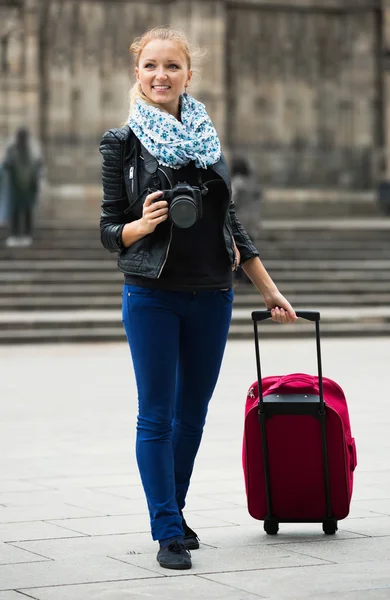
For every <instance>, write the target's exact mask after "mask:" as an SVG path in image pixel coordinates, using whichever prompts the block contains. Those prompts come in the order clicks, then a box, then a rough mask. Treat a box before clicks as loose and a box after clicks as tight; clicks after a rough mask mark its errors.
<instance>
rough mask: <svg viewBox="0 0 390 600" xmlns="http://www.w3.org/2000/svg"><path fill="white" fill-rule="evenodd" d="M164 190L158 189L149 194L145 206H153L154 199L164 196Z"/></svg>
mask: <svg viewBox="0 0 390 600" xmlns="http://www.w3.org/2000/svg"><path fill="white" fill-rule="evenodd" d="M162 194H163V193H162V191H161V190H160V191H158V192H152V193H151V194H148V195H147V196H146V198H145V202H144V207H145V208H146V207H148V206H151V205H152V204H153V201H154V200H157V198H160V197H161V196H162Z"/></svg>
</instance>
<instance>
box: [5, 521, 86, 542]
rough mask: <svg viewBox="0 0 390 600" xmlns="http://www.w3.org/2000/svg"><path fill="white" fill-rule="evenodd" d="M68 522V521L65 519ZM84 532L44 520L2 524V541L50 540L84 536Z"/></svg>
mask: <svg viewBox="0 0 390 600" xmlns="http://www.w3.org/2000/svg"><path fill="white" fill-rule="evenodd" d="M64 522H65V523H67V521H64ZM83 535H84V534H82V533H78V532H75V531H71V530H69V529H65V528H64V527H61V526H58V525H52V524H51V523H45V522H44V521H30V522H28V523H5V524H0V541H2V542H20V541H25V540H49V539H58V538H70V537H82V536H83Z"/></svg>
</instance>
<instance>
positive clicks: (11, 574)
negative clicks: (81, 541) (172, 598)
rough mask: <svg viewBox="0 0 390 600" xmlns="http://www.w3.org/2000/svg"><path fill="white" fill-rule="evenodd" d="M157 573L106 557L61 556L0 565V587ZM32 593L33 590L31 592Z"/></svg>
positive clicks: (35, 585)
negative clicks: (58, 558) (42, 560)
mask: <svg viewBox="0 0 390 600" xmlns="http://www.w3.org/2000/svg"><path fill="white" fill-rule="evenodd" d="M159 576H160V575H159V574H158V573H155V572H153V571H150V570H147V569H143V568H140V567H137V566H134V565H130V564H128V563H125V562H124V561H121V560H115V559H113V558H109V557H101V556H94V557H93V558H87V557H85V558H84V559H83V560H82V561H81V560H80V559H79V558H78V557H72V558H64V559H62V560H56V561H45V562H40V563H28V564H24V565H23V568H21V567H20V565H1V566H0V590H16V589H18V590H19V589H24V590H25V591H26V589H27V588H32V587H43V586H46V585H47V586H50V585H51V586H53V585H56V586H60V585H69V584H74V583H92V582H95V583H97V582H103V581H119V580H127V579H142V578H150V577H159ZM33 595H34V594H33Z"/></svg>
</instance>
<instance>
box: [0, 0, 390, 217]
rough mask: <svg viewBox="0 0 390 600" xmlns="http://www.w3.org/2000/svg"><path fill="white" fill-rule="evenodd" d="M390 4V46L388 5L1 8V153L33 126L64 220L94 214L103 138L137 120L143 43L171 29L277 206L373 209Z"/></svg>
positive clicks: (20, 4) (229, 150)
mask: <svg viewBox="0 0 390 600" xmlns="http://www.w3.org/2000/svg"><path fill="white" fill-rule="evenodd" d="M388 4H389V3H388V2H387V1H386V2H385V3H384V7H383V11H384V13H383V14H384V23H385V27H384V28H383V31H384V35H383V38H382V27H381V22H382V12H381V10H382V9H381V3H380V2H375V1H374V0H372V1H369V0H283V1H278V0H274V1H272V2H270V1H269V0H268V1H266V0H233V1H232V0H231V1H229V2H227V1H226V0H213V1H212V0H207V1H206V0H170V1H169V0H105V1H103V0H77V1H76V0H0V42H1V46H0V47H1V49H2V50H1V51H0V144H1V142H3V143H4V142H5V140H6V139H7V137H8V136H9V134H10V133H12V131H14V129H15V127H17V126H18V125H19V124H20V123H22V122H27V123H28V124H29V125H30V127H31V129H32V131H33V133H34V134H35V135H37V136H39V137H40V139H41V140H42V142H43V148H44V151H45V156H46V163H47V180H48V182H49V187H48V188H47V189H51V190H52V195H53V198H54V196H55V199H54V200H53V201H51V202H50V201H49V202H48V205H47V206H49V205H50V206H51V213H50V214H51V216H52V217H53V218H56V216H57V215H58V214H60V213H64V214H66V215H75V214H78V215H79V216H80V218H83V215H85V214H87V213H90V211H91V209H92V210H93V211H94V209H95V207H96V203H97V202H99V199H100V187H99V180H100V155H99V153H98V150H97V148H98V142H99V139H100V136H101V134H102V133H103V132H104V131H105V130H106V129H108V128H110V127H113V126H114V127H115V126H118V125H120V124H121V123H123V122H124V121H125V120H126V117H127V112H128V90H129V87H130V85H131V83H132V67H131V62H130V59H129V56H128V47H129V44H130V42H131V40H132V39H133V38H134V37H136V36H137V35H140V34H141V33H142V32H143V31H145V30H146V29H148V28H149V27H152V26H155V25H159V24H170V25H173V26H174V27H178V28H181V29H183V30H184V31H186V32H187V33H188V35H189V36H190V38H191V39H192V41H193V43H194V45H196V46H200V47H203V48H206V49H207V56H206V58H205V59H204V60H203V61H202V64H201V65H200V67H201V74H200V75H198V77H195V81H194V84H193V87H192V90H190V91H192V92H193V93H194V94H195V95H196V96H197V97H198V98H199V99H201V100H202V101H204V102H205V103H206V105H207V108H208V111H209V113H210V115H211V116H212V119H213V121H214V123H215V126H216V128H217V130H218V132H219V135H220V137H221V140H222V143H223V146H224V149H225V153H226V154H227V156H228V158H230V157H231V156H232V155H234V154H240V155H241V154H245V156H247V157H248V159H249V161H250V163H251V165H252V167H253V168H254V169H255V170H256V171H257V172H258V173H259V178H260V181H261V183H262V186H263V188H264V189H265V190H266V191H267V190H268V189H269V190H274V192H273V193H271V194H270V196H272V197H273V198H275V197H282V196H283V192H282V193H281V192H280V191H279V192H278V190H283V189H290V190H299V189H302V190H306V192H305V194H301V197H307V190H310V189H313V188H316V189H317V191H318V190H320V189H323V190H325V189H329V188H331V189H332V190H334V189H337V190H344V191H345V196H346V197H347V196H348V197H350V192H351V191H352V190H354V191H355V192H356V193H357V192H358V191H359V190H364V194H365V197H366V196H367V193H368V194H369V192H370V190H372V189H373V187H374V186H375V183H376V181H377V180H378V178H379V176H380V169H381V168H382V169H383V166H384V165H385V166H386V169H387V170H388V172H389V173H388V174H389V175H390V166H389V160H388V153H387V151H386V147H387V144H388V141H387V140H388V139H390V135H389V134H388V132H387V129H386V128H387V127H388V125H385V124H386V123H387V124H388V123H389V122H390V119H385V117H386V115H387V110H388V109H387V106H388V104H387V96H388V93H389V92H390V87H389V86H390V83H389V82H388V76H387V75H383V73H382V62H381V52H382V49H383V48H385V47H388V45H389V44H390V33H389V31H390V30H389V31H388V29H389V18H388V14H389V12H390V9H389V8H388V7H387V5H388ZM64 186H66V187H64ZM355 192H354V193H355ZM332 193H333V192H332ZM298 195H299V194H298ZM287 196H288V194H286V195H285V197H287ZM290 196H291V195H290ZM317 196H318V193H317ZM325 196H326V194H325ZM325 196H324V197H325ZM293 197H297V193H296V192H294V194H293ZM67 198H68V200H66V199H67ZM71 198H73V201H72V200H71ZM273 202H275V200H273ZM59 207H61V210H60V209H59ZM76 209H77V210H76ZM46 214H49V213H48V211H47V210H46Z"/></svg>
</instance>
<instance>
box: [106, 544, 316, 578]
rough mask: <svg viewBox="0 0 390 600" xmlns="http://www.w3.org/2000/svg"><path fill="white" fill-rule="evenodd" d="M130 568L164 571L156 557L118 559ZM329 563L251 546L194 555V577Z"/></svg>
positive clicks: (273, 547) (201, 552)
mask: <svg viewBox="0 0 390 600" xmlns="http://www.w3.org/2000/svg"><path fill="white" fill-rule="evenodd" d="M115 558H120V560H124V561H126V562H128V563H129V564H132V565H135V566H137V567H143V568H144V569H151V570H153V571H155V572H156V573H161V572H162V571H163V570H162V568H161V567H160V566H159V564H158V563H157V561H156V559H155V554H138V555H134V556H116V557H115ZM327 563H328V561H326V563H325V561H322V560H321V559H317V558H310V557H307V556H304V555H303V554H299V553H298V552H290V551H285V550H284V547H283V546H279V547H275V546H267V547H263V546H250V547H241V548H240V549H239V550H237V549H236V548H223V549H215V548H205V547H202V548H201V549H199V550H196V551H194V552H192V569H191V571H187V573H188V574H189V575H190V574H201V573H221V572H229V571H250V570H253V569H258V568H262V569H275V568H278V567H283V568H287V567H298V566H305V565H315V564H316V565H323V564H327ZM185 574H186V573H180V571H176V572H172V573H171V574H170V575H171V576H172V577H174V576H178V575H185Z"/></svg>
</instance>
